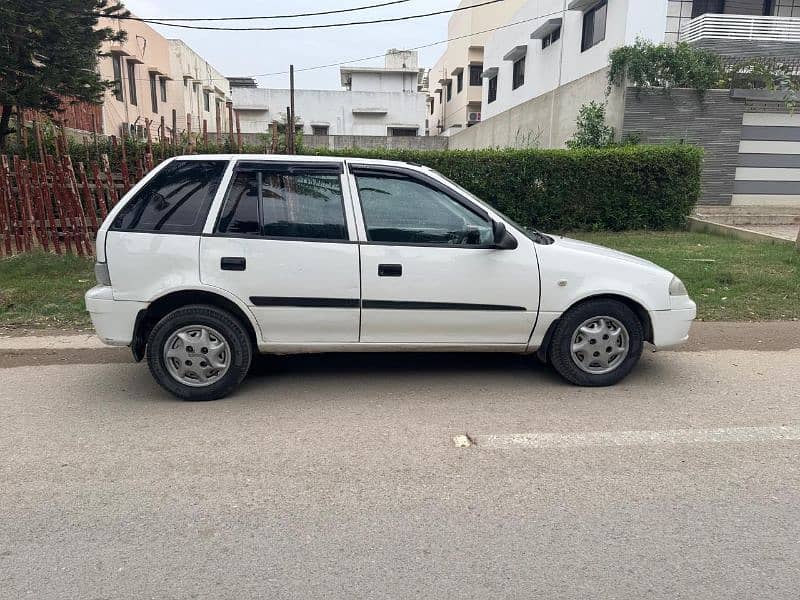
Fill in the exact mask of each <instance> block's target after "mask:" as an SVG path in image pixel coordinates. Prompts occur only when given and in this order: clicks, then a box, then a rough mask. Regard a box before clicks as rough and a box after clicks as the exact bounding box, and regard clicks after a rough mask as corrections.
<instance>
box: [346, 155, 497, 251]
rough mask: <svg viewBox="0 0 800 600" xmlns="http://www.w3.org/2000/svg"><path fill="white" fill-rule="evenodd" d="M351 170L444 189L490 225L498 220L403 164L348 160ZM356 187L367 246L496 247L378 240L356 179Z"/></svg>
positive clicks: (435, 188) (439, 190)
mask: <svg viewBox="0 0 800 600" xmlns="http://www.w3.org/2000/svg"><path fill="white" fill-rule="evenodd" d="M347 170H348V172H349V174H350V175H351V176H352V177H353V179H356V178H357V177H359V176H367V177H370V176H380V175H385V176H389V177H392V176H393V178H395V179H408V180H411V181H414V182H416V183H419V184H420V185H423V186H426V187H428V188H430V189H433V190H434V191H437V192H440V193H442V194H444V195H445V196H447V197H448V198H450V199H451V200H453V201H454V202H456V203H457V204H460V205H461V206H462V207H464V208H465V209H467V210H468V211H470V212H472V213H474V214H475V215H477V216H478V217H481V218H483V219H486V220H487V221H488V222H489V223H490V224H491V223H493V221H494V219H493V218H492V216H491V215H490V214H489V211H487V210H485V209H484V208H483V207H482V206H479V205H477V204H475V203H474V202H472V201H471V200H470V199H469V198H467V197H465V196H462V195H461V194H459V193H458V192H457V191H456V190H454V189H452V188H451V187H449V186H447V185H445V184H443V183H442V182H441V181H439V180H437V179H435V178H433V177H431V176H430V175H427V174H425V173H422V172H420V171H417V170H415V169H407V168H403V167H399V166H390V165H373V164H367V163H348V165H347ZM355 184H356V185H355V190H354V191H353V196H354V197H355V198H356V200H357V202H358V211H357V212H358V213H359V216H360V218H361V225H362V228H363V230H364V237H365V238H366V239H365V240H363V241H360V242H359V243H360V244H362V245H365V246H407V247H419V248H450V249H456V248H457V249H461V250H493V249H496V246H495V245H494V244H480V245H478V244H476V245H450V244H435V243H430V242H376V241H373V240H371V239H370V237H369V229H367V219H366V216H365V215H364V205H363V203H362V202H361V194H360V193H359V190H358V182H357V181H355Z"/></svg>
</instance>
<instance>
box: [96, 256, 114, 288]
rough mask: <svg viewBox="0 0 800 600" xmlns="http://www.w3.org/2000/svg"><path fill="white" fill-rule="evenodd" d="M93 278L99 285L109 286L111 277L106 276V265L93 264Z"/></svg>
mask: <svg viewBox="0 0 800 600" xmlns="http://www.w3.org/2000/svg"><path fill="white" fill-rule="evenodd" d="M94 277H95V279H97V283H98V284H99V285H111V275H109V274H108V263H101V262H96V263H94Z"/></svg>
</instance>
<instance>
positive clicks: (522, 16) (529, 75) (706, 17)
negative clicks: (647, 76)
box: [450, 0, 800, 148]
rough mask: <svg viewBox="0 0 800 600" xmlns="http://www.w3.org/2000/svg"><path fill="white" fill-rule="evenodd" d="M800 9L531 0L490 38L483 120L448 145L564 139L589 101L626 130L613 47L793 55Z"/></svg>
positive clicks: (700, 0) (718, 2) (785, 4)
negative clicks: (612, 79)
mask: <svg viewBox="0 0 800 600" xmlns="http://www.w3.org/2000/svg"><path fill="white" fill-rule="evenodd" d="M798 17H800V0H766V1H765V0H527V1H525V2H524V3H523V4H522V5H521V6H520V7H518V9H517V10H516V12H515V13H514V14H513V15H511V16H510V18H509V19H508V20H507V21H506V25H509V24H514V23H517V24H516V25H511V26H506V27H503V28H502V29H498V30H497V31H495V32H494V33H493V34H492V35H491V37H490V38H489V40H488V41H487V42H486V44H485V47H484V52H483V74H482V78H483V85H482V89H481V102H480V105H481V121H482V122H481V123H480V125H479V126H475V127H471V128H469V129H467V130H465V131H462V132H460V133H457V134H456V135H454V136H453V137H452V138H451V142H450V147H451V148H481V147H494V146H516V147H525V146H534V145H536V146H542V147H561V146H563V145H564V143H565V142H566V140H568V139H569V138H570V137H571V136H572V134H573V132H574V129H575V120H576V117H577V113H578V110H579V109H580V107H581V106H582V105H583V104H585V103H587V102H589V101H592V100H595V101H599V102H605V101H607V102H608V109H607V114H608V120H609V123H610V124H611V125H612V126H614V127H615V128H616V129H617V131H621V129H622V120H623V113H624V90H623V89H622V88H614V89H612V93H611V95H610V96H609V97H608V98H607V97H606V90H607V89H608V82H607V68H608V66H609V54H610V52H611V51H612V50H614V49H615V48H618V47H620V46H624V45H629V44H633V43H634V42H635V41H636V39H637V38H639V37H641V38H643V39H646V40H649V41H651V42H654V43H662V42H665V41H666V42H668V43H671V42H675V41H676V40H678V39H681V40H685V41H688V42H690V43H692V44H696V45H699V46H703V47H707V48H710V49H712V50H715V51H717V52H720V53H721V54H727V55H734V56H753V55H764V54H769V55H772V56H784V55H786V54H787V52H789V53H790V54H791V55H792V56H797V54H798V53H797V51H796V50H792V44H795V46H794V47H793V48H798V46H797V45H796V43H797V41H800V20H798ZM472 28H473V29H476V30H480V24H475V23H473V24H472Z"/></svg>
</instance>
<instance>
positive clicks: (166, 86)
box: [98, 18, 178, 137]
mask: <svg viewBox="0 0 800 600" xmlns="http://www.w3.org/2000/svg"><path fill="white" fill-rule="evenodd" d="M99 26H100V27H111V28H112V29H114V30H116V31H119V30H124V31H126V32H127V33H128V37H127V39H126V40H125V41H124V42H114V43H111V42H106V43H105V44H104V46H103V48H102V50H103V52H104V53H109V54H110V55H109V56H105V57H103V58H101V59H100V61H99V63H98V70H99V72H100V74H101V75H102V76H103V78H104V79H106V80H109V81H113V82H115V86H114V88H113V89H111V90H109V91H108V92H106V98H105V100H104V102H103V122H102V127H100V126H98V129H100V130H101V131H99V132H98V133H104V134H106V135H117V136H121V135H122V134H123V132H125V133H126V134H127V135H134V136H138V137H144V136H145V131H146V130H145V126H146V124H147V123H148V122H149V124H150V131H151V134H152V135H153V136H154V137H157V136H158V134H159V127H160V124H161V117H162V116H163V117H164V119H165V122H166V127H167V131H166V135H167V136H168V137H170V136H171V123H172V111H173V109H176V108H177V106H176V100H178V98H177V97H176V96H175V91H174V90H173V89H171V88H172V85H171V84H172V81H173V78H172V76H171V72H172V71H171V68H170V49H169V43H168V42H167V40H166V39H165V38H164V37H163V36H161V35H160V34H159V33H157V32H156V31H155V30H153V29H152V28H151V27H149V26H148V25H147V24H145V23H142V22H140V21H133V20H124V21H121V20H119V19H106V18H103V19H100V23H99Z"/></svg>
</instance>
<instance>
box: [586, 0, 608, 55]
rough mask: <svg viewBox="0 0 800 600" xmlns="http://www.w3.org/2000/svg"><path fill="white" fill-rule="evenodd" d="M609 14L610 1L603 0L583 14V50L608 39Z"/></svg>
mask: <svg viewBox="0 0 800 600" xmlns="http://www.w3.org/2000/svg"><path fill="white" fill-rule="evenodd" d="M607 15H608V1H607V0H603V2H601V3H600V4H598V5H596V6H595V7H594V8H592V9H591V10H587V11H586V12H585V13H584V15H583V36H582V38H581V52H586V51H587V50H588V49H589V48H592V47H593V46H596V45H597V44H599V43H600V42H602V41H603V40H604V39H606V16H607Z"/></svg>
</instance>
